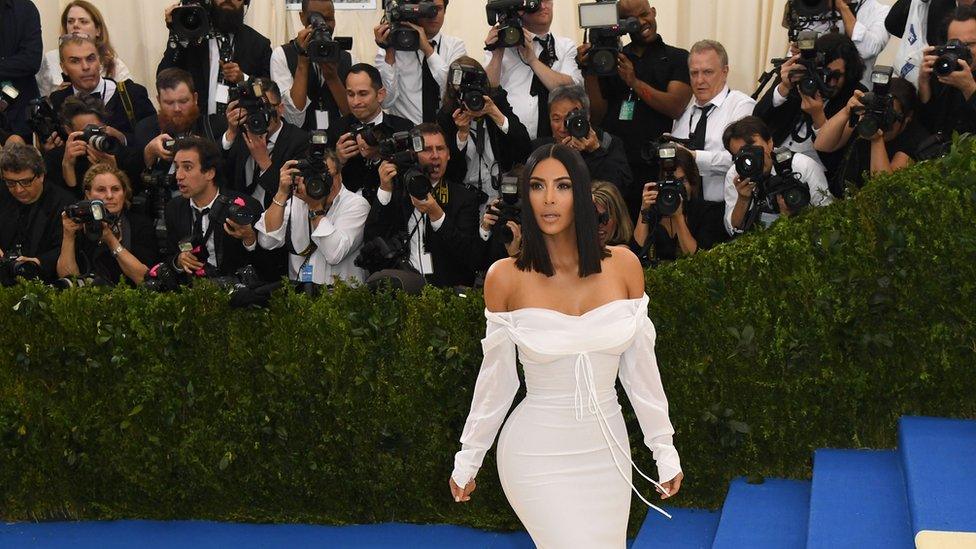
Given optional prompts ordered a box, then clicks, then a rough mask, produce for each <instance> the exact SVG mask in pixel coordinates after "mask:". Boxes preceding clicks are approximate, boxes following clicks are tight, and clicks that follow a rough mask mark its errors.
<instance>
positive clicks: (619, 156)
mask: <svg viewBox="0 0 976 549" xmlns="http://www.w3.org/2000/svg"><path fill="white" fill-rule="evenodd" d="M594 131H595V132H596V137H597V139H599V140H600V148H598V149H597V150H595V151H593V152H587V153H581V156H582V157H583V161H584V162H586V167H587V168H589V169H590V178H591V179H594V180H603V181H609V182H611V183H613V184H614V185H616V186H617V188H618V189H620V193H621V194H622V195H624V196H628V193H629V192H630V191H631V187H632V184H633V180H634V176H633V173H632V172H631V171H630V163H629V162H627V151H626V149H624V143H623V141H621V140H620V138H619V137H617V136H615V135H612V134H610V133H607V132H605V131H603V130H600V129H595V130H594ZM554 142H555V141H554V140H553V138H552V137H551V136H550V137H540V138H538V139H536V140H535V141H533V142H532V147H531V150H533V151H534V150H536V149H538V148H539V147H541V146H543V145H551V144H553V143H554Z"/></svg>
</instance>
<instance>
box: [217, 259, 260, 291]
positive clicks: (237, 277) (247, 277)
mask: <svg viewBox="0 0 976 549" xmlns="http://www.w3.org/2000/svg"><path fill="white" fill-rule="evenodd" d="M209 278H210V281H211V282H213V283H214V284H215V285H216V286H217V287H218V288H220V289H222V290H227V291H230V292H236V291H238V290H253V289H255V288H258V287H259V286H261V285H262V282H261V277H259V276H258V273H257V271H256V270H255V269H254V267H252V266H251V265H245V266H243V267H241V268H240V269H237V270H236V271H234V274H232V275H230V276H211V277H209Z"/></svg>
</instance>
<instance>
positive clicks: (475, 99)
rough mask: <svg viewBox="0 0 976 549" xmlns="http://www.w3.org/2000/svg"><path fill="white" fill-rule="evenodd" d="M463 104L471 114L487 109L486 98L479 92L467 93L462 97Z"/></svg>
mask: <svg viewBox="0 0 976 549" xmlns="http://www.w3.org/2000/svg"><path fill="white" fill-rule="evenodd" d="M461 102H462V103H464V107H465V108H466V109H468V110H469V111H471V112H478V111H480V110H482V109H484V108H485V96H484V95H482V94H481V92H480V91H478V90H475V91H469V92H465V93H464V95H462V96H461Z"/></svg>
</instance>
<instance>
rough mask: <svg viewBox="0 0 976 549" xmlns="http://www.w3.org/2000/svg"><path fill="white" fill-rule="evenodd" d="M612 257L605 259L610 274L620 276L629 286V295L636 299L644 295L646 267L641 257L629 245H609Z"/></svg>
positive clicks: (615, 276) (608, 248)
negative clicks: (641, 261)
mask: <svg viewBox="0 0 976 549" xmlns="http://www.w3.org/2000/svg"><path fill="white" fill-rule="evenodd" d="M607 250H609V251H610V257H608V258H606V260H604V265H607V266H608V267H609V269H608V271H610V272H609V273H608V274H611V275H612V276H613V277H614V278H620V279H622V280H623V282H624V284H626V286H627V293H628V297H630V298H631V299H636V298H639V297H642V296H643V295H644V267H642V266H641V263H640V259H637V255H636V254H634V252H632V251H631V250H630V248H628V247H627V246H607Z"/></svg>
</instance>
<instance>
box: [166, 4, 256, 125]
mask: <svg viewBox="0 0 976 549" xmlns="http://www.w3.org/2000/svg"><path fill="white" fill-rule="evenodd" d="M250 1H251V0H215V1H214V7H213V8H211V9H210V13H211V16H212V18H213V27H214V31H215V34H216V36H214V37H212V38H209V39H206V40H203V41H200V42H194V43H188V44H181V43H179V41H178V40H177V39H176V37H174V36H171V37H170V41H169V44H168V45H167V47H166V52H165V53H163V59H162V61H160V62H159V67H157V69H156V73H157V74H158V73H160V72H162V71H163V69H168V68H170V67H179V68H181V69H184V70H186V71H188V72H189V73H190V74H191V75H192V76H193V81H194V82H195V83H196V84H197V89H198V92H199V93H198V96H197V104H198V105H199V106H200V111H201V112H203V113H205V117H204V124H209V125H210V130H209V131H208V132H207V135H214V136H217V135H221V134H222V133H224V130H226V129H227V121H226V119H225V117H224V113H225V112H226V110H227V103H229V102H230V88H231V87H232V86H234V85H236V84H239V83H241V82H246V81H247V80H248V79H249V78H251V77H259V76H265V77H266V76H270V75H271V73H270V65H271V41H270V40H268V39H267V38H265V37H264V36H262V35H261V34H260V33H258V31H256V30H254V29H252V28H251V27H249V26H248V25H245V24H244V11H245V7H246V6H248V5H249V4H250ZM178 6H179V4H174V5H172V6H170V7H168V8H166V26H167V27H170V28H171V26H172V11H173V9H174V8H176V7H178Z"/></svg>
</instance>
